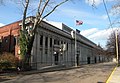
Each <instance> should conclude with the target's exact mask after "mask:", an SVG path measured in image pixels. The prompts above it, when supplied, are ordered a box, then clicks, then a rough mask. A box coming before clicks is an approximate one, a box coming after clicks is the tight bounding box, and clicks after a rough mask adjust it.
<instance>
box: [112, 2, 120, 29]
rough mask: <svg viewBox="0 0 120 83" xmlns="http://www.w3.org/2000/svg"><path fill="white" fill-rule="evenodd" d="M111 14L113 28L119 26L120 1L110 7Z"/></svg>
mask: <svg viewBox="0 0 120 83" xmlns="http://www.w3.org/2000/svg"><path fill="white" fill-rule="evenodd" d="M111 13H112V14H113V15H114V17H115V19H114V21H113V23H112V25H113V26H117V27H118V26H120V25H119V24H120V1H119V0H116V4H114V5H113V6H112V9H111Z"/></svg>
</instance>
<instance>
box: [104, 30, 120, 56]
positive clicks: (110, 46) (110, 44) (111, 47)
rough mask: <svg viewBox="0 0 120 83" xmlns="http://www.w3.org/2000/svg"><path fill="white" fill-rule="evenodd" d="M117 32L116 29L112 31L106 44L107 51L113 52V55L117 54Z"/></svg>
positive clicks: (119, 32)
mask: <svg viewBox="0 0 120 83" xmlns="http://www.w3.org/2000/svg"><path fill="white" fill-rule="evenodd" d="M115 34H116V33H115V31H113V32H112V33H111V35H110V36H109V38H108V40H107V44H106V47H107V51H108V52H111V53H112V54H113V55H116V35H115ZM118 43H120V31H118ZM118 48H120V46H119V45H118Z"/></svg>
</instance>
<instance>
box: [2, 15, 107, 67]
mask: <svg viewBox="0 0 120 83" xmlns="http://www.w3.org/2000/svg"><path fill="white" fill-rule="evenodd" d="M30 20H31V17H30V18H28V19H27V21H26V23H29V22H30ZM32 20H33V19H32ZM56 24H57V26H56ZM20 25H21V21H18V22H15V23H12V24H9V25H6V26H3V27H1V28H0V50H1V51H2V52H3V51H7V52H13V53H14V54H15V55H16V57H18V56H19V55H20V50H19V45H18V42H19V41H18V38H19V30H20ZM75 44H76V47H75ZM18 58H19V57H18ZM102 61H106V56H105V55H104V54H103V49H101V48H100V47H99V46H97V45H96V44H95V43H93V42H92V41H90V40H88V39H87V38H85V37H84V36H82V35H81V34H80V33H79V31H75V30H73V29H71V28H70V27H68V26H67V25H65V24H63V23H55V22H48V21H42V22H41V24H40V26H39V27H38V28H37V30H36V35H35V40H34V43H33V48H32V55H31V62H30V63H31V66H32V68H35V69H39V68H42V67H45V66H54V65H60V66H74V65H81V64H92V63H98V62H102Z"/></svg>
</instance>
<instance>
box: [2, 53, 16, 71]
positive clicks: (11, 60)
mask: <svg viewBox="0 0 120 83" xmlns="http://www.w3.org/2000/svg"><path fill="white" fill-rule="evenodd" d="M16 66H17V58H16V57H15V56H14V55H13V54H11V53H3V54H2V55H0V69H1V70H3V69H9V68H13V67H14V68H16Z"/></svg>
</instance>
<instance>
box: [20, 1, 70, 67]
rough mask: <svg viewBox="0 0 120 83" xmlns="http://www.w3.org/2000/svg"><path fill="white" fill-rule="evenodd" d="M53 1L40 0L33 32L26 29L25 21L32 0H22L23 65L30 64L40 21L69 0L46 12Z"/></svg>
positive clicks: (21, 42)
mask: <svg viewBox="0 0 120 83" xmlns="http://www.w3.org/2000/svg"><path fill="white" fill-rule="evenodd" d="M52 1H53V0H39V2H38V7H37V12H36V16H34V24H33V26H32V30H31V32H28V31H27V29H26V22H25V21H26V18H27V15H26V14H27V10H28V8H29V5H30V0H25V1H24V0H22V4H23V6H24V12H23V19H22V27H21V30H20V51H21V56H22V63H23V67H25V66H24V64H25V63H26V64H27V65H28V64H29V60H30V57H31V50H32V46H33V42H34V38H35V32H36V28H37V27H38V26H39V25H40V23H41V22H42V20H43V19H44V18H46V17H47V16H49V15H50V14H51V13H52V12H54V11H55V9H56V8H58V7H59V6H60V5H62V4H64V3H65V2H67V1H69V0H63V1H61V2H60V3H58V4H57V5H55V6H54V7H52V9H51V10H50V11H49V12H47V13H45V10H46V8H47V7H48V6H50V3H51V2H52Z"/></svg>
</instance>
